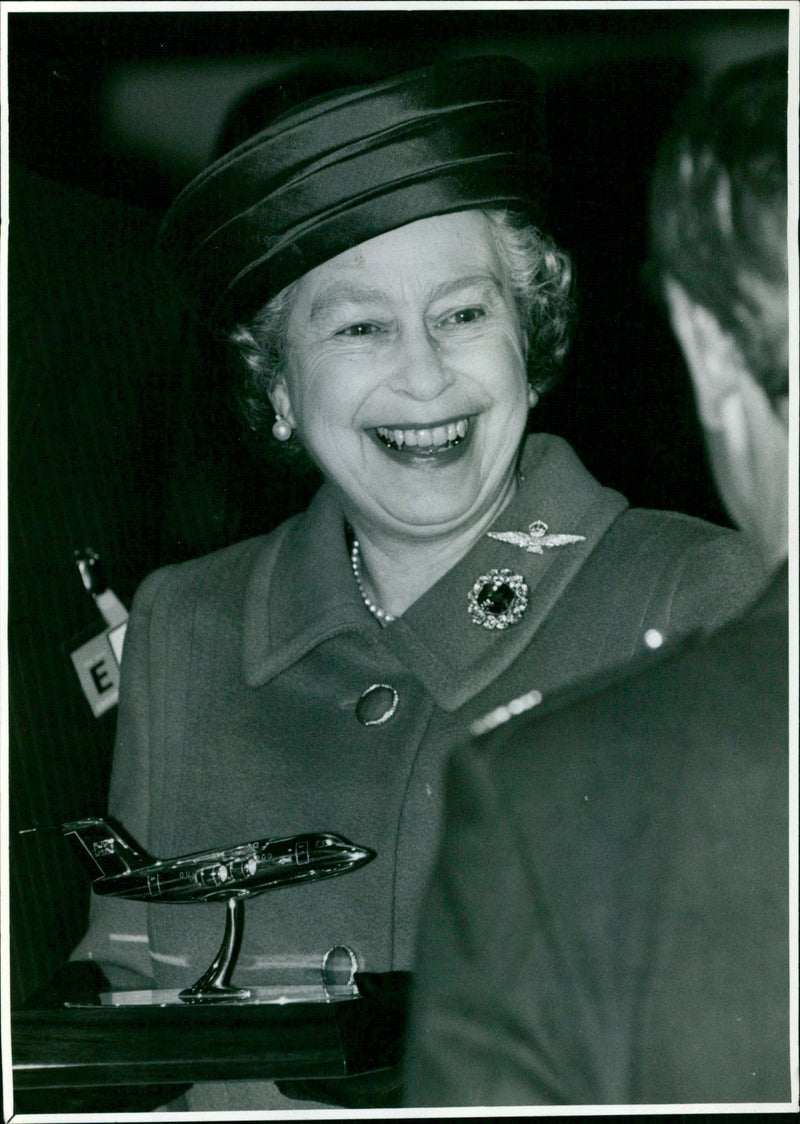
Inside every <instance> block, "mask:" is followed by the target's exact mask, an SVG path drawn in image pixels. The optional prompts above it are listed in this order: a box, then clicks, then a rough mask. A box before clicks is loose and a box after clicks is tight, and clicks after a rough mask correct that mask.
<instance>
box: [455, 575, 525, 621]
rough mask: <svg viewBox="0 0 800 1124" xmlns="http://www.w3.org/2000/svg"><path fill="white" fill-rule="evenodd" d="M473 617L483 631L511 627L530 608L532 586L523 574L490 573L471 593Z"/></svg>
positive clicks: (474, 586) (470, 611)
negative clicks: (530, 588) (530, 587)
mask: <svg viewBox="0 0 800 1124" xmlns="http://www.w3.org/2000/svg"><path fill="white" fill-rule="evenodd" d="M468 601H469V615H470V616H471V617H472V621H473V624H479V625H481V627H482V628H509V626H510V625H512V624H516V623H517V621H518V620H519V619H520V618H521V617H522V615H523V613H524V612H525V610H526V609H527V608H528V586H527V585H526V584H525V579H524V578H523V576H522V574H515V573H513V571H511V570H490V571H489V573H488V574H481V576H480V577H479V578H478V580H477V581H476V582H475V584H474V585H473V587H472V589H471V590H470V593H469V599H468Z"/></svg>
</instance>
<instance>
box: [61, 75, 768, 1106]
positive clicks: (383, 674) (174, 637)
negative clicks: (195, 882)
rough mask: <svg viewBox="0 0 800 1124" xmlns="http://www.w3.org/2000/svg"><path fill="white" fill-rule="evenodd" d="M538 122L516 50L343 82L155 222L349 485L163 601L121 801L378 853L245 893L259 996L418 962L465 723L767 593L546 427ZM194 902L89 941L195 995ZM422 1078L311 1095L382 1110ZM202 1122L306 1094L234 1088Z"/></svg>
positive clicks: (549, 284)
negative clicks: (606, 480)
mask: <svg viewBox="0 0 800 1124" xmlns="http://www.w3.org/2000/svg"><path fill="white" fill-rule="evenodd" d="M537 114H538V95H537V91H536V83H535V80H534V77H533V75H532V74H531V73H530V71H529V70H527V68H526V67H524V66H522V65H521V64H520V63H518V62H517V61H515V60H514V59H497V58H479V59H472V60H459V61H458V62H456V63H443V64H441V65H438V66H433V67H430V68H426V69H425V70H421V71H415V72H413V73H410V74H404V75H400V76H397V77H393V78H389V79H386V80H385V81H382V82H377V83H374V84H372V85H368V86H359V87H351V88H348V89H346V90H338V91H334V92H332V93H328V94H325V95H323V96H322V97H318V98H316V99H314V100H313V101H309V102H305V103H303V104H301V105H298V106H295V107H294V108H292V109H286V110H284V111H283V112H282V113H281V115H280V116H279V117H277V118H276V119H275V120H272V121H265V122H264V127H263V129H262V130H261V131H260V132H257V133H255V134H254V135H253V136H252V137H251V138H250V139H249V140H246V141H244V143H242V144H239V145H238V146H237V147H235V148H233V149H232V150H231V151H230V152H228V153H227V154H226V155H224V156H222V157H221V158H220V159H218V160H217V161H216V162H215V163H214V164H213V165H211V167H209V168H208V169H207V170H206V171H205V172H204V173H202V175H201V176H199V177H198V178H197V179H196V180H195V181H193V183H191V184H190V185H189V186H188V187H187V188H186V189H185V190H184V192H183V193H182V194H181V195H180V196H179V198H178V199H177V200H176V202H175V203H174V205H173V207H172V208H171V210H170V212H169V213H168V215H167V218H166V220H165V223H164V226H163V228H162V233H161V240H160V244H161V248H162V251H163V253H164V255H165V258H166V260H167V262H168V264H169V266H170V268H171V269H172V270H173V272H174V274H175V275H176V278H177V281H178V283H179V285H180V286H181V288H182V289H183V291H184V292H185V293H186V295H187V297H188V299H189V300H190V301H191V302H193V303H194V304H195V306H196V308H197V310H198V312H199V313H200V315H201V317H202V318H204V319H206V320H208V321H209V322H211V323H212V324H213V326H214V327H215V329H216V330H218V331H219V330H223V331H225V332H227V333H228V334H229V336H230V338H231V339H232V340H233V341H234V343H235V345H236V346H237V347H238V349H239V351H240V352H241V354H242V357H243V360H244V362H243V364H242V369H243V372H244V388H243V391H242V394H241V398H242V402H243V405H244V407H245V413H246V417H247V419H248V424H250V425H251V426H253V427H255V428H256V429H257V430H259V431H267V432H268V431H270V430H271V431H272V432H273V434H274V436H275V438H276V439H277V440H278V441H280V442H284V443H286V444H289V445H291V444H296V445H299V446H301V447H302V448H303V450H304V452H305V454H306V455H307V456H308V457H310V458H311V459H312V460H313V461H314V462H315V463H316V465H317V466H318V467H319V468H320V470H321V472H322V475H323V477H324V483H323V485H322V487H321V489H320V490H319V492H318V493H317V495H316V496H315V498H314V499H313V501H312V502H311V505H310V506H309V508H308V510H307V511H306V512H304V513H303V514H301V515H299V516H296V517H294V518H292V519H290V520H289V521H287V522H286V523H284V524H283V525H282V526H280V527H279V528H278V529H277V530H276V531H274V532H273V533H272V534H270V535H268V536H264V537H261V538H257V539H252V540H249V541H247V542H244V543H240V544H237V545H235V546H233V547H230V548H228V549H226V550H224V551H221V552H218V553H216V554H212V555H209V556H208V557H206V558H202V559H199V560H198V561H196V562H191V563H187V564H185V565H181V566H176V567H171V568H169V569H166V570H162V571H159V572H157V573H156V574H154V575H152V576H151V577H150V578H149V579H148V580H147V581H146V582H145V583H144V584H143V586H142V587H141V589H140V591H139V593H138V595H137V598H136V602H135V605H134V608H133V612H132V615H131V619H130V623H129V629H128V636H127V640H126V648H125V662H124V666H123V671H122V685H121V694H120V709H119V726H118V739H117V750H116V757H115V764H114V775H113V780H112V789H111V797H110V811H111V813H112V815H114V816H115V817H116V818H117V819H119V820H120V821H121V822H122V823H123V825H124V826H125V827H126V829H127V830H128V831H129V832H131V833H132V834H133V835H134V836H135V837H136V838H138V839H139V840H140V842H141V843H142V845H143V846H144V847H146V848H147V850H148V851H150V852H151V853H154V854H184V853H188V852H191V851H199V850H205V849H208V848H210V847H212V846H226V845H231V844H235V843H237V842H240V841H241V840H243V839H250V838H261V837H265V836H267V835H276V836H284V835H293V834H298V833H301V832H313V831H321V830H325V831H332V832H336V833H337V834H341V835H343V836H344V837H345V838H347V839H350V840H352V841H354V842H357V843H358V844H359V845H361V846H363V847H367V848H369V849H370V850H371V851H374V852H375V853H376V858H375V859H374V861H373V862H371V863H370V864H368V865H367V866H365V867H363V868H362V869H359V870H357V871H355V872H353V873H351V874H348V875H347V876H346V877H343V878H339V879H332V880H329V881H326V882H325V883H322V884H320V885H309V886H305V887H300V888H296V889H292V890H289V891H287V892H285V893H283V894H281V895H276V896H275V897H274V898H272V896H271V895H264V896H263V897H262V898H259V899H258V900H257V901H254V902H253V903H252V906H251V907H249V914H248V924H247V930H246V932H245V935H244V940H243V945H242V949H241V953H240V957H239V961H238V966H237V981H236V982H237V984H239V985H240V986H254V987H258V986H260V985H269V984H278V985H280V986H283V987H285V986H290V985H291V984H293V983H297V984H305V983H308V982H314V981H316V982H319V980H320V979H321V978H322V977H321V973H322V971H323V965H324V964H325V963H326V957H327V955H328V953H329V952H330V950H331V949H334V948H343V949H346V950H347V954H348V957H349V962H351V963H352V964H353V965H355V966H356V968H357V970H358V971H361V972H364V971H367V972H374V973H384V972H390V971H394V970H409V969H411V968H412V966H413V957H414V946H415V932H416V925H417V915H418V909H419V904H420V898H421V894H422V889H423V887H424V885H425V883H426V880H427V877H428V873H429V870H430V866H431V863H432V857H433V854H434V851H435V847H436V843H437V836H438V832H439V823H440V808H441V797H442V791H441V790H442V772H443V765H444V762H445V760H446V758H447V757H448V755H449V753H450V751H451V750H452V748H453V747H454V746H455V745H456V744H457V743H458V742H459V741H460V740H461V739H462V738H463V737H464V736H465V735H466V734H467V732H468V731H469V728H470V726H471V724H473V723H475V722H481V721H484V722H485V716H486V715H487V713H494V712H496V711H497V708H498V707H499V706H500V705H501V704H506V703H507V702H508V699H509V698H513V697H514V696H521V697H523V698H524V699H526V700H528V701H527V702H526V703H525V705H526V706H528V705H534V702H533V701H531V700H535V704H536V705H538V704H539V703H540V702H541V701H542V700H543V699H546V698H547V696H549V695H550V694H552V693H553V692H554V691H555V690H557V689H558V688H562V687H564V686H566V685H569V684H572V683H575V682H576V681H577V680H579V679H581V678H583V677H585V676H588V675H591V674H594V673H596V672H599V671H602V670H605V669H607V668H610V667H611V666H613V665H615V664H618V663H620V662H622V661H625V660H628V659H630V658H631V657H633V656H635V655H637V654H638V653H639V652H640V651H642V650H644V649H645V648H646V646H647V640H646V637H647V636H648V635H652V631H653V630H658V632H659V633H660V634H661V635H663V636H664V637H666V638H667V639H673V638H675V637H676V636H678V635H680V634H682V633H684V632H686V631H688V630H690V629H694V628H697V627H701V626H711V625H714V624H716V623H718V622H720V621H722V620H724V619H725V618H727V617H729V616H731V615H733V614H734V613H735V612H737V611H738V610H739V608H740V607H741V606H742V605H743V603H744V602H746V601H747V600H748V599H749V598H750V597H751V596H752V594H753V593H755V591H756V588H757V586H758V583H759V582H760V580H761V577H762V571H761V567H760V563H758V562H757V561H756V559H755V557H754V556H753V555H752V554H751V553H750V551H749V548H748V547H747V546H746V545H745V543H744V542H743V540H742V539H741V538H740V537H739V536H738V535H736V534H734V533H732V532H729V531H725V530H722V529H720V528H717V527H712V526H710V525H708V524H705V523H701V522H699V521H697V520H694V519H690V518H687V517H684V516H680V515H676V514H674V513H665V512H652V511H635V510H630V509H629V508H628V505H627V502H626V500H625V499H624V497H623V496H621V495H619V494H618V493H616V492H612V491H610V490H609V489H606V488H603V487H601V486H600V484H598V483H597V482H596V481H595V480H594V479H593V478H592V477H591V476H590V475H589V473H588V472H587V471H586V470H585V469H584V468H583V466H582V465H581V463H580V461H579V460H578V458H577V456H576V455H575V453H574V452H573V451H572V449H571V448H570V447H569V446H568V445H567V444H566V443H565V442H564V441H562V440H561V439H560V438H558V437H555V436H550V435H547V434H541V433H539V434H532V435H530V436H526V434H527V432H528V428H529V417H528V415H529V411H530V410H531V408H532V407H535V406H536V404H537V402H538V400H539V397H540V395H541V394H542V393H544V392H545V391H546V390H547V389H548V387H549V386H550V385H551V384H552V383H553V382H554V381H555V380H556V378H557V377H558V374H559V372H560V369H561V366H562V363H563V360H564V357H565V355H566V351H567V345H568V341H569V324H570V318H571V302H570V294H569V289H570V278H571V269H570V264H569V258H568V257H567V255H566V254H565V253H564V252H562V251H561V250H559V249H558V248H557V247H556V246H555V245H554V244H553V242H552V240H551V238H550V237H549V236H548V235H547V233H546V229H545V222H544V217H543V206H542V200H543V198H544V195H545V190H546V189H545V179H546V161H545V158H544V154H543V146H542V137H541V128H540V125H539V124H538V115H537ZM533 417H534V418H535V412H534V414H533ZM510 710H511V712H513V710H514V708H513V706H512V707H511V708H510ZM191 912H192V916H191V917H186V916H183V915H182V913H181V911H177V910H174V909H170V908H165V907H163V906H158V905H156V906H148V905H147V904H145V903H137V902H129V901H119V900H115V899H111V898H106V899H103V900H102V901H98V902H96V904H95V908H94V911H93V914H92V920H91V926H90V929H89V932H88V933H87V935H86V938H85V939H84V941H83V942H82V944H81V945H80V946H79V948H78V949H77V950H76V952H75V956H76V957H77V958H81V957H91V958H92V959H93V960H94V961H95V962H96V963H99V964H101V965H102V966H103V968H104V970H105V971H106V973H107V975H108V976H109V978H110V980H111V982H112V983H113V984H115V985H116V986H120V985H123V984H125V983H128V984H131V983H133V982H136V983H137V984H138V985H139V986H143V985H145V984H149V985H151V986H157V987H159V988H180V987H185V986H186V984H187V983H191V981H192V980H193V979H194V978H196V976H197V974H198V972H199V971H200V970H201V969H202V967H204V966H205V963H206V962H207V960H208V957H209V951H210V950H211V951H213V948H214V947H215V945H216V940H217V939H218V934H217V916H216V914H214V915H213V916H209V915H207V914H206V913H204V912H203V909H202V907H198V908H196V909H194V910H193V911H191ZM179 913H181V915H180V916H178V914H179ZM398 1087H399V1078H398V1079H396V1080H394V1079H391V1078H390V1079H388V1080H386V1081H383V1082H382V1083H381V1088H380V1091H379V1090H378V1088H377V1086H375V1085H374V1084H370V1083H361V1082H359V1081H358V1080H357V1079H355V1078H354V1079H351V1080H347V1081H341V1080H340V1081H336V1082H332V1083H329V1085H328V1086H325V1085H323V1084H319V1085H318V1086H316V1087H314V1088H312V1089H310V1090H309V1089H306V1090H304V1093H303V1095H305V1096H310V1097H311V1098H312V1099H313V1100H315V1101H316V1102H318V1103H321V1104H330V1103H340V1104H346V1105H351V1106H361V1107H369V1106H370V1105H377V1104H391V1103H397V1100H398V1097H399V1091H398ZM291 1092H293V1093H294V1094H295V1095H300V1093H299V1091H298V1090H297V1089H296V1088H295V1089H294V1090H291ZM189 1103H190V1106H191V1107H193V1108H198V1109H199V1108H203V1109H220V1110H232V1109H240V1108H250V1109H262V1110H263V1109H265V1108H270V1107H272V1108H275V1107H281V1106H282V1107H287V1105H290V1104H291V1103H292V1102H291V1101H290V1100H287V1098H285V1097H282V1096H281V1094H280V1093H279V1092H278V1091H277V1090H276V1089H275V1087H274V1086H271V1085H268V1084H266V1083H260V1084H252V1085H246V1086H243V1085H242V1084H240V1083H234V1084H231V1085H229V1086H228V1085H225V1084H224V1083H217V1084H215V1085H209V1086H202V1087H201V1086H195V1088H194V1089H193V1090H192V1092H191V1093H190V1094H189Z"/></svg>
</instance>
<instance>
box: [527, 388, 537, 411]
mask: <svg viewBox="0 0 800 1124" xmlns="http://www.w3.org/2000/svg"><path fill="white" fill-rule="evenodd" d="M538 401H539V392H538V391H537V390H534V388H533V387H532V386H529V387H528V406H529V407H530V409H531V410H532V409H533V407H534V406H535V405H536V403H537V402H538Z"/></svg>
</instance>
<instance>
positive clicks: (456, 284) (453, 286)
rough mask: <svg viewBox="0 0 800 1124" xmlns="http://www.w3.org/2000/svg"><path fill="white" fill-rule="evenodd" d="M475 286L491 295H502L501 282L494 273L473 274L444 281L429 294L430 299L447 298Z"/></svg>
mask: <svg viewBox="0 0 800 1124" xmlns="http://www.w3.org/2000/svg"><path fill="white" fill-rule="evenodd" d="M475 286H481V287H483V288H486V289H490V290H492V293H493V294H502V292H503V285H502V282H501V281H500V278H499V277H497V276H495V274H494V273H475V274H473V275H472V276H470V277H457V278H455V280H453V281H445V282H444V283H443V284H442V285H437V286H436V288H435V289H434V290H433V292H432V293H431V295H430V299H431V300H440V299H441V298H442V297H449V296H452V294H453V293H458V292H460V291H461V289H471V288H474V287H475Z"/></svg>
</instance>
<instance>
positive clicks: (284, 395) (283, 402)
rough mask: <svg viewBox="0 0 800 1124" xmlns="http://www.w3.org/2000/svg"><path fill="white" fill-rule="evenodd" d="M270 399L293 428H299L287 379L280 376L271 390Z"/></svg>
mask: <svg viewBox="0 0 800 1124" xmlns="http://www.w3.org/2000/svg"><path fill="white" fill-rule="evenodd" d="M269 400H270V402H271V403H272V408H273V410H274V411H275V413H276V414H280V415H281V417H284V418H286V420H287V422H288V423H289V425H290V426H291V427H292V429H296V428H297V422H296V421H295V417H294V412H293V411H292V403H291V400H290V398H289V389H288V387H287V386H286V381H285V379H283V378H280V377H279V378H278V379H276V381H275V385H274V386H273V388H272V390H270V391H269Z"/></svg>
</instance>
